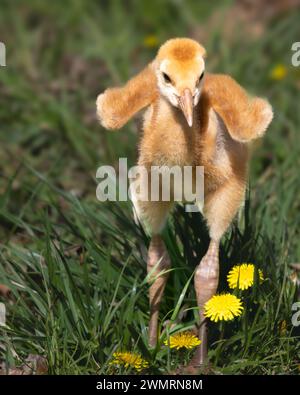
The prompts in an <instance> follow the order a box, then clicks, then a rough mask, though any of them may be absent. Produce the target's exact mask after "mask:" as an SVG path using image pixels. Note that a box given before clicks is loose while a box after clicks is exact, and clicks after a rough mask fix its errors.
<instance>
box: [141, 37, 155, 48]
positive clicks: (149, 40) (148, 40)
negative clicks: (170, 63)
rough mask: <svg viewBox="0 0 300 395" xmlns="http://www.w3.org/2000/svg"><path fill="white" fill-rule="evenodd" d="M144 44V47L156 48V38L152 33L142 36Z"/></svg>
mask: <svg viewBox="0 0 300 395" xmlns="http://www.w3.org/2000/svg"><path fill="white" fill-rule="evenodd" d="M144 46H145V47H146V48H156V47H157V46H158V38H157V37H156V36H155V35H154V34H149V35H148V36H146V37H145V38H144Z"/></svg>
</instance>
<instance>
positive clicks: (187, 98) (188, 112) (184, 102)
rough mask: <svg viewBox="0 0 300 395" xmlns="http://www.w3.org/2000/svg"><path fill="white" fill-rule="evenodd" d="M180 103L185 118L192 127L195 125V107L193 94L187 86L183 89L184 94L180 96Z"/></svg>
mask: <svg viewBox="0 0 300 395" xmlns="http://www.w3.org/2000/svg"><path fill="white" fill-rule="evenodd" d="M179 105H180V108H181V110H182V112H183V114H184V116H185V119H186V121H187V123H188V125H189V127H191V126H192V125H193V108H194V103H193V96H192V93H191V91H190V90H189V89H188V88H186V89H185V90H184V91H183V94H182V95H181V96H180V98H179Z"/></svg>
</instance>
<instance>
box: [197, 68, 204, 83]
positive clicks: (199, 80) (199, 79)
mask: <svg viewBox="0 0 300 395" xmlns="http://www.w3.org/2000/svg"><path fill="white" fill-rule="evenodd" d="M203 77H204V71H202V74H201V75H200V77H199V78H198V81H197V83H198V84H200V82H201V80H202V78H203Z"/></svg>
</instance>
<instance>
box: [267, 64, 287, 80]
mask: <svg viewBox="0 0 300 395" xmlns="http://www.w3.org/2000/svg"><path fill="white" fill-rule="evenodd" d="M286 75H287V68H286V67H285V66H284V65H283V64H278V65H276V66H275V67H274V68H273V69H272V70H271V73H270V78H271V79H272V80H275V81H280V80H283V79H284V78H285V77H286Z"/></svg>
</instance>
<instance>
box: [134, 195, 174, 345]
mask: <svg viewBox="0 0 300 395" xmlns="http://www.w3.org/2000/svg"><path fill="white" fill-rule="evenodd" d="M133 203H134V207H135V214H136V216H137V217H138V218H139V219H140V220H141V222H142V223H143V224H144V225H146V227H148V229H149V231H150V233H151V241H150V245H149V248H148V256H147V273H148V281H149V284H150V287H149V304H150V321H149V345H150V347H155V346H156V343H157V336H158V318H159V307H160V303H161V300H162V297H163V293H164V289H165V286H166V283H167V279H168V269H169V268H170V267H171V261H170V258H169V254H168V252H167V250H166V247H165V244H164V242H163V239H162V237H161V235H160V233H161V231H162V230H163V227H164V225H165V222H166V219H167V215H168V212H169V210H170V208H171V205H172V203H171V202H163V201H157V202H151V201H138V200H135V199H133Z"/></svg>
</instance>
